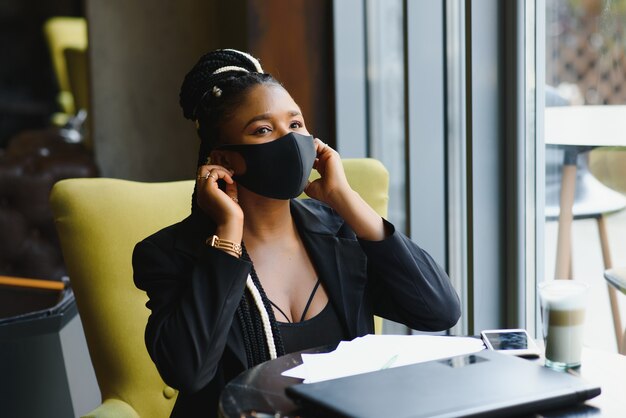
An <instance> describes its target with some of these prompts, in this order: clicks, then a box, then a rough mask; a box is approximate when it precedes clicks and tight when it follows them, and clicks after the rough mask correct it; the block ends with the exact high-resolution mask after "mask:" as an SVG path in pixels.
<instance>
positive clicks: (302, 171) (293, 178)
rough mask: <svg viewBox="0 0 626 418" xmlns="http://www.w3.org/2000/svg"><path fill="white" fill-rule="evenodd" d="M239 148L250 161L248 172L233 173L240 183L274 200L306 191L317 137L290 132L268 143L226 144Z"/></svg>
mask: <svg viewBox="0 0 626 418" xmlns="http://www.w3.org/2000/svg"><path fill="white" fill-rule="evenodd" d="M217 149H220V150H228V151H236V152H238V153H239V154H241V156H242V157H243V159H244V161H245V162H246V172H245V173H244V174H241V175H236V176H233V180H235V181H236V182H237V183H238V184H241V185H242V186H244V187H245V188H247V189H249V190H250V191H253V192H254V193H257V194H260V195H261V196H265V197H271V198H273V199H283V200H286V199H292V198H294V197H297V196H298V195H299V194H300V193H302V192H303V191H304V188H305V187H306V185H307V181H308V179H309V175H310V174H311V169H312V168H313V162H314V161H315V156H316V155H315V145H314V144H313V137H312V136H310V135H301V134H298V133H295V132H290V133H288V134H287V135H285V136H283V137H280V138H278V139H275V140H273V141H271V142H266V143H264V144H245V145H222V146H219V147H218V148H217Z"/></svg>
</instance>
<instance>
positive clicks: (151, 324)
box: [133, 199, 460, 417]
mask: <svg viewBox="0 0 626 418" xmlns="http://www.w3.org/2000/svg"><path fill="white" fill-rule="evenodd" d="M291 212H292V215H293V217H294V220H295V223H296V225H297V228H298V231H299V233H300V236H301V238H302V240H303V242H304V245H305V247H306V249H307V251H308V254H309V256H310V257H311V260H312V262H313V265H314V266H315V269H316V271H317V274H318V276H319V277H320V279H321V280H322V281H323V283H324V286H325V288H326V290H327V292H328V297H329V300H330V303H332V304H333V306H334V308H335V310H336V311H337V313H338V316H339V318H340V320H341V322H342V324H341V325H342V326H343V328H344V330H345V331H346V334H347V335H348V336H349V338H350V339H352V338H355V337H358V336H362V335H365V334H369V333H372V332H373V331H374V322H373V315H379V316H382V317H384V318H387V319H391V320H393V321H396V322H401V323H403V324H406V325H407V326H409V327H410V328H413V329H419V330H425V331H439V330H445V329H448V328H450V327H451V326H453V325H454V324H455V323H456V322H457V320H458V319H459V316H460V305H459V299H458V297H457V294H456V292H455V291H454V289H453V288H452V286H451V284H450V280H449V279H448V276H447V275H446V273H445V272H444V271H443V270H442V268H441V267H440V266H439V265H437V263H435V261H434V260H433V259H432V258H431V257H430V255H428V254H427V253H426V252H425V251H424V250H422V249H421V248H419V247H418V246H417V244H415V243H414V242H413V241H411V240H410V239H409V238H407V237H406V236H404V235H403V234H402V233H400V232H398V231H395V230H394V228H393V226H392V225H391V224H388V227H389V230H390V231H392V233H391V235H390V236H389V237H387V238H385V239H384V240H382V241H378V242H373V241H364V240H360V239H358V238H357V237H356V236H355V234H354V232H353V231H352V230H351V229H350V228H349V227H348V226H347V224H346V223H345V222H344V221H343V219H341V218H340V217H339V216H338V215H337V214H336V212H335V211H334V210H333V209H331V208H329V207H328V206H326V205H324V204H323V203H320V202H318V201H316V200H313V199H306V200H292V201H291ZM385 222H386V221H385ZM214 230H215V225H214V224H213V223H212V221H211V220H210V219H209V218H208V217H206V216H204V215H203V214H201V213H193V214H192V215H190V216H189V217H188V218H186V219H185V220H183V221H182V222H179V223H177V224H174V225H171V226H169V227H167V228H165V229H163V230H161V231H159V232H157V233H156V234H154V235H152V236H150V237H148V238H146V239H144V240H143V241H141V242H140V243H138V244H137V246H136V247H135V251H134V253H133V268H134V280H135V284H136V286H137V287H138V288H140V289H143V290H145V291H146V292H147V294H148V297H149V301H148V303H147V304H146V306H147V307H148V309H150V310H151V315H150V318H149V319H148V324H147V326H146V334H145V338H146V346H147V349H148V352H149V354H150V356H151V358H152V360H153V361H154V363H155V364H156V367H157V369H158V370H159V373H160V374H161V376H162V378H163V380H164V381H165V382H166V383H167V384H169V385H171V386H172V387H174V388H177V389H178V390H179V395H178V399H177V401H176V405H175V407H174V410H173V412H172V416H173V417H193V416H203V417H206V416H213V415H211V414H217V404H218V397H219V394H220V392H221V390H222V389H223V388H224V386H225V385H226V383H228V381H230V380H231V379H232V378H234V377H236V376H237V375H238V374H239V373H241V372H242V371H244V370H245V369H246V368H247V361H246V354H245V349H244V346H243V337H242V332H241V329H240V327H239V323H238V321H236V320H233V318H234V317H235V311H236V309H237V306H238V304H239V301H240V300H241V296H242V294H243V292H244V289H245V284H246V279H247V276H248V274H249V273H250V268H251V265H250V263H248V262H247V261H244V260H241V259H238V258H236V257H233V256H231V255H229V254H227V253H225V252H223V251H220V250H217V249H215V248H212V247H208V246H207V245H205V243H204V242H205V240H206V238H207V237H208V236H211V235H212V234H213V231H214Z"/></svg>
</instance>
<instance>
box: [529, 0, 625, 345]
mask: <svg viewBox="0 0 626 418" xmlns="http://www.w3.org/2000/svg"><path fill="white" fill-rule="evenodd" d="M545 5H546V9H545V36H546V39H545V42H546V44H545V52H546V67H545V114H544V119H545V125H544V127H545V131H544V139H545V142H546V148H545V192H546V196H545V197H546V200H545V219H546V223H545V246H544V248H545V254H544V257H545V277H544V279H545V280H551V279H553V278H560V279H569V278H573V279H575V280H580V281H584V282H586V283H588V284H589V285H590V294H589V296H590V298H589V305H588V309H587V317H586V325H585V344H586V345H587V346H589V347H594V348H602V349H610V350H616V347H617V343H616V335H615V334H616V332H615V329H614V322H613V321H614V319H613V318H614V317H613V313H612V308H611V303H610V302H609V292H607V284H606V281H605V279H604V277H603V272H604V270H605V268H607V267H609V266H610V264H611V260H610V254H613V255H614V257H613V261H614V264H615V265H616V266H618V265H626V240H624V239H621V237H622V236H623V234H625V233H626V211H624V208H626V197H625V196H624V193H626V151H624V148H617V147H615V146H617V145H622V146H624V145H626V135H625V134H624V132H625V131H624V130H623V129H622V126H621V124H623V123H625V122H621V121H622V120H623V121H626V106H623V105H625V104H626V71H625V70H626V31H625V29H626V28H625V25H626V0H612V1H609V0H545ZM622 137H623V138H622ZM607 145H611V146H610V147H609V146H607ZM538 169H541V168H538ZM603 233H605V234H604V236H603ZM603 239H605V241H604V244H605V245H603ZM615 296H616V300H617V301H618V302H621V305H622V307H624V305H626V299H624V300H620V299H622V298H621V296H623V295H617V294H616V295H615ZM615 312H616V313H618V311H617V310H616V311H615ZM616 318H617V319H618V321H619V315H616ZM620 328H621V327H620ZM621 330H623V328H621ZM620 333H621V331H620Z"/></svg>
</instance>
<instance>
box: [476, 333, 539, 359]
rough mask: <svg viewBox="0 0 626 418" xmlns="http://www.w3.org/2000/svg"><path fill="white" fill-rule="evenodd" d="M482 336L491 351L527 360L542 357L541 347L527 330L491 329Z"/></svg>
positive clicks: (481, 334)
mask: <svg viewBox="0 0 626 418" xmlns="http://www.w3.org/2000/svg"><path fill="white" fill-rule="evenodd" d="M480 336H481V337H482V339H483V342H484V343H485V345H486V346H487V348H488V349H489V350H495V351H499V352H500V353H505V354H511V355H514V356H519V357H526V358H537V357H539V355H540V351H539V347H538V346H537V344H536V343H535V341H534V340H533V339H532V337H531V336H530V335H529V334H528V331H526V330H525V329H489V330H485V331H482V332H481V333H480Z"/></svg>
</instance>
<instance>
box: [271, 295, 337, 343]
mask: <svg viewBox="0 0 626 418" xmlns="http://www.w3.org/2000/svg"><path fill="white" fill-rule="evenodd" d="M278 329H279V330H280V336H281V338H282V340H283V347H285V354H287V353H295V352H296V351H302V350H305V349H307V348H311V347H320V346H323V345H337V344H338V343H339V342H340V341H341V340H345V339H346V335H345V333H344V331H343V329H342V328H341V323H340V322H339V317H338V316H337V312H336V311H335V308H333V305H332V303H330V302H328V303H327V304H326V306H325V307H324V309H322V311H321V312H320V313H318V314H317V315H315V316H314V317H313V318H309V319H307V320H306V321H300V322H289V323H287V322H279V323H278Z"/></svg>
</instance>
